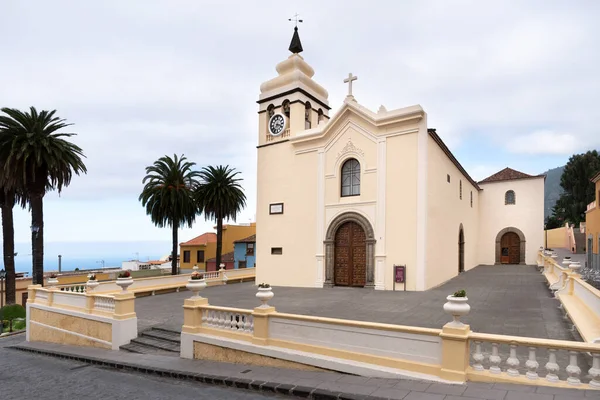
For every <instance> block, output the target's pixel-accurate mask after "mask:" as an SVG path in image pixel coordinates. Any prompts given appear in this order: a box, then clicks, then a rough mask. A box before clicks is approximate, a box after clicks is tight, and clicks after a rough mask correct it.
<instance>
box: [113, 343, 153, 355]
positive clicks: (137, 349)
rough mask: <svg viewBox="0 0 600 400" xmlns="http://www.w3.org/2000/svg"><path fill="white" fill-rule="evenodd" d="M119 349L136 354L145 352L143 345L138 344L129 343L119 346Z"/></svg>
mask: <svg viewBox="0 0 600 400" xmlns="http://www.w3.org/2000/svg"><path fill="white" fill-rule="evenodd" d="M119 349H121V350H125V351H128V352H130V353H138V354H147V352H146V349H147V347H145V346H140V345H139V344H135V343H129V344H124V345H123V346H120V347H119Z"/></svg>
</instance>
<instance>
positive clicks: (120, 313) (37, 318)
mask: <svg viewBox="0 0 600 400" xmlns="http://www.w3.org/2000/svg"><path fill="white" fill-rule="evenodd" d="M28 290H29V295H28V299H27V334H26V340H27V341H42V342H52V343H62V344H73V345H79V346H89V347H101V348H108V349H113V350H116V349H118V348H119V346H121V345H124V344H127V343H129V341H130V340H131V339H133V338H135V337H137V317H136V314H135V307H134V301H135V296H134V295H133V294H132V293H117V294H113V295H98V294H92V293H78V292H70V291H60V290H59V289H58V288H42V287H41V285H31V286H29V288H28Z"/></svg>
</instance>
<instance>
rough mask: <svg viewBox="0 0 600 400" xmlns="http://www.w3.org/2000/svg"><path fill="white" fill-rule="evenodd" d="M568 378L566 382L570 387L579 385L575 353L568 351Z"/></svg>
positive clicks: (578, 369)
mask: <svg viewBox="0 0 600 400" xmlns="http://www.w3.org/2000/svg"><path fill="white" fill-rule="evenodd" d="M566 371H567V374H569V377H568V378H567V382H568V383H570V384H571V385H580V384H581V380H580V379H579V375H581V368H579V365H578V364H577V352H576V351H574V350H569V366H568V367H567V369H566Z"/></svg>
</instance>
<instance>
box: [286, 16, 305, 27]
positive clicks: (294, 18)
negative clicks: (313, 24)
mask: <svg viewBox="0 0 600 400" xmlns="http://www.w3.org/2000/svg"><path fill="white" fill-rule="evenodd" d="M299 16H300V14H298V13H296V14H294V17H293V18H288V21H294V23H295V24H296V28H297V27H298V22H304V20H303V19H299V18H298V17H299Z"/></svg>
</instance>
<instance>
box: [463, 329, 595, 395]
mask: <svg viewBox="0 0 600 400" xmlns="http://www.w3.org/2000/svg"><path fill="white" fill-rule="evenodd" d="M469 341H470V343H471V346H469V348H470V349H471V350H470V357H469V358H470V359H471V360H472V362H471V366H470V368H469V369H468V371H467V378H468V379H469V380H472V381H481V382H508V383H523V384H527V385H532V384H540V385H544V386H555V387H574V386H575V387H582V388H592V389H600V346H599V345H595V344H589V343H580V342H570V341H564V340H547V339H534V338H523V337H517V336H504V335H491V334H482V333H470V334H469ZM502 345H504V346H505V347H507V348H508V349H509V351H508V357H505V358H504V359H503V358H502V357H501V354H503V353H504V354H506V352H504V351H501V350H500V346H502ZM559 351H562V352H564V353H566V355H567V357H558V356H557V352H559ZM523 353H525V354H523ZM542 357H543V362H542V359H540V358H542ZM590 357H591V358H592V362H591V367H587V365H588V364H587V363H582V362H580V361H582V360H580V358H581V359H585V358H590ZM563 360H564V363H563ZM582 364H583V365H585V366H586V367H587V370H582V368H581V365H582ZM563 372H564V373H563ZM561 377H563V379H561ZM584 377H585V381H584ZM590 378H591V379H590Z"/></svg>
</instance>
